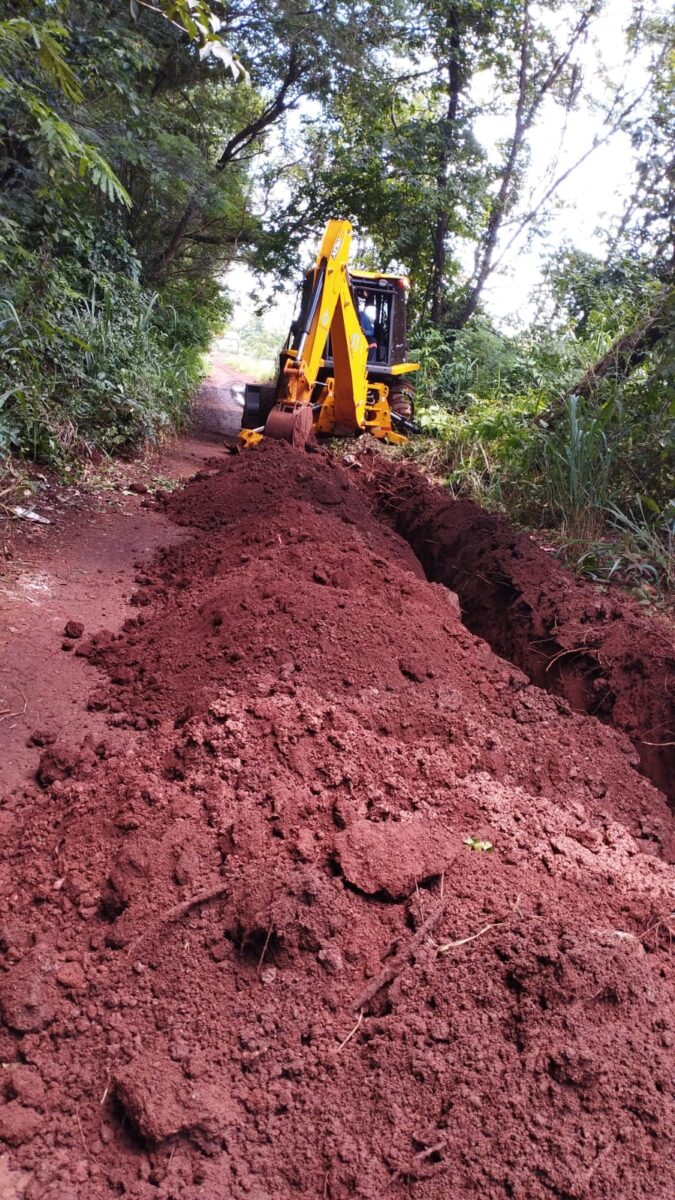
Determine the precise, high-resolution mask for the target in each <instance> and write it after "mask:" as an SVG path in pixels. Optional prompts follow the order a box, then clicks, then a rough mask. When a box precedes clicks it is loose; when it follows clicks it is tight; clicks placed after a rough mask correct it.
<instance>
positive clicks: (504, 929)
mask: <svg viewBox="0 0 675 1200" xmlns="http://www.w3.org/2000/svg"><path fill="white" fill-rule="evenodd" d="M165 508H166V510H167V512H168V513H169V514H170V515H171V516H172V517H173V518H174V519H175V520H176V521H178V522H179V523H181V524H183V525H185V526H186V536H185V540H184V541H183V542H182V543H181V544H180V545H178V546H173V547H172V548H170V549H168V550H166V551H165V552H163V553H162V554H161V555H160V557H159V559H158V560H156V561H155V562H153V563H150V564H148V563H145V564H143V565H142V567H141V568H139V576H138V579H137V583H138V592H137V593H136V596H135V602H136V607H135V610H134V612H135V615H134V616H133V617H132V618H130V619H129V620H128V621H127V623H126V625H125V628H124V630H123V631H122V632H121V634H120V635H118V636H113V635H112V634H109V635H104V636H99V637H97V638H95V639H94V640H93V642H92V641H91V640H87V639H83V640H77V641H76V642H75V647H76V648H75V651H74V655H70V656H67V658H68V659H69V660H70V658H74V657H75V656H79V661H80V662H81V661H82V655H83V654H88V655H89V657H90V659H91V660H92V661H93V662H94V663H96V664H98V665H99V666H101V667H104V668H105V672H106V673H105V676H101V677H100V681H99V683H98V685H97V686H96V685H94V686H93V695H92V700H91V704H92V707H93V709H94V710H95V711H97V712H99V713H100V712H107V713H108V719H109V720H110V722H111V723H112V724H113V726H115V727H116V733H117V734H118V735H119V730H120V727H122V728H123V727H130V728H129V732H128V733H126V734H125V738H126V741H124V740H123V741H122V742H121V743H120V742H119V741H118V742H117V743H116V744H115V745H107V744H106V740H105V739H104V740H98V741H97V740H96V739H95V738H90V739H88V740H86V741H85V743H84V745H82V746H81V745H80V738H79V737H78V730H77V728H73V732H72V738H71V740H70V745H64V744H62V743H61V742H59V741H57V742H56V743H54V744H52V745H50V746H48V747H45V748H44V752H43V758H42V761H41V766H40V776H41V779H42V784H43V786H42V788H40V789H38V788H31V789H28V790H24V792H23V793H21V792H19V793H17V794H16V795H14V796H13V797H7V799H6V800H5V802H4V805H2V806H1V807H0V832H1V833H2V837H3V839H4V854H3V856H2V860H1V861H0V895H2V897H3V901H2V906H1V908H0V911H1V912H2V914H3V915H2V917H1V918H0V951H1V954H2V957H1V960H0V961H1V962H2V967H3V973H2V974H1V975H0V1014H1V1015H2V1022H0V1061H1V1062H2V1063H3V1066H2V1068H0V1070H1V1071H2V1074H1V1075H0V1098H1V1099H2V1100H3V1101H4V1102H3V1103H0V1138H2V1139H4V1140H5V1142H6V1143H7V1145H8V1147H9V1155H8V1157H7V1158H6V1159H4V1160H3V1159H1V1158H0V1195H2V1196H3V1200H4V1196H5V1195H7V1196H12V1197H13V1196H19V1197H25V1200H56V1198H57V1197H58V1200H110V1198H112V1197H114V1196H124V1197H128V1198H133V1200H148V1198H150V1197H157V1198H158V1200H170V1198H175V1200H179V1198H180V1200H193V1198H194V1200H196V1198H197V1197H200V1198H206V1200H216V1198H218V1200H220V1198H221V1197H222V1198H223V1200H224V1198H225V1197H228V1200H229V1198H232V1200H286V1197H288V1198H290V1197H296V1196H304V1197H308V1198H310V1197H311V1198H312V1200H316V1198H317V1197H319V1198H320V1197H330V1200H347V1197H360V1198H362V1200H379V1198H380V1197H383V1196H385V1195H386V1196H391V1197H393V1198H397V1197H398V1198H400V1200H403V1198H405V1200H408V1198H410V1200H412V1198H413V1197H414V1198H415V1200H418V1198H423V1200H440V1198H444V1200H463V1198H464V1197H469V1196H481V1197H485V1198H486V1200H492V1198H494V1200H502V1198H506V1197H515V1198H517V1200H525V1198H527V1200H544V1198H546V1200H549V1198H553V1197H556V1198H558V1200H561V1198H562V1200H572V1198H573V1200H596V1198H597V1200H600V1198H603V1200H604V1198H606V1197H610V1196H611V1197H615V1198H617V1200H638V1198H639V1200H643V1198H644V1197H645V1196H647V1195H648V1196H650V1197H652V1198H654V1200H665V1198H666V1196H669V1195H670V1184H669V1180H670V1178H671V1175H670V1163H669V1150H668V1147H669V1145H672V1141H670V1140H669V1139H672V1134H673V1112H672V1108H671V1107H669V1099H668V1082H667V1081H668V1073H669V1071H670V1069H671V1068H672V1066H673V1035H674V1032H675V1031H674V1030H673V1019H672V971H671V966H670V964H671V946H670V936H669V926H668V921H669V913H670V911H671V910H672V907H673V899H672V894H673V888H672V873H671V872H670V870H669V868H668V866H667V864H666V862H665V860H664V854H665V851H666V849H667V842H668V837H669V834H670V831H671V825H670V823H669V813H668V809H667V807H666V804H665V802H664V798H663V796H662V794H660V793H659V792H658V791H656V789H655V788H654V787H653V786H652V785H651V784H650V783H649V782H648V781H647V780H646V779H645V778H644V777H643V776H641V775H639V774H638V773H637V771H636V764H637V756H636V754H635V751H634V750H633V747H632V745H631V743H630V741H629V740H628V738H627V737H625V736H624V735H622V734H620V733H617V732H615V731H614V730H612V729H610V728H607V727H606V726H605V725H603V724H601V723H600V722H598V721H597V720H595V719H593V718H591V717H588V716H581V715H577V714H574V713H573V712H572V711H571V709H570V706H569V705H568V704H567V703H566V701H565V700H564V699H562V698H560V697H553V696H550V695H548V694H546V693H545V692H543V691H541V690H540V689H538V688H537V687H535V686H532V685H531V684H530V683H529V681H528V680H527V678H526V677H525V675H523V674H522V672H521V671H520V670H519V669H518V668H517V667H514V666H512V665H510V664H509V663H506V662H504V661H502V660H501V659H499V658H497V657H496V656H495V654H494V653H493V652H492V650H491V649H490V648H489V647H488V646H487V644H486V643H485V642H483V641H481V640H480V639H479V638H477V637H476V636H474V635H473V634H472V633H470V632H469V631H468V630H467V629H466V628H465V627H464V626H463V625H462V623H461V621H460V619H459V615H458V611H457V605H456V602H455V600H454V597H453V595H452V593H450V592H448V591H447V589H446V588H444V587H442V586H441V585H440V584H437V583H429V582H427V581H426V580H425V579H424V577H423V573H422V570H421V567H420V565H419V563H418V562H417V560H416V559H415V558H414V557H413V555H412V553H411V550H410V549H409V547H408V546H407V545H406V543H405V542H404V541H403V540H401V539H400V538H399V537H398V536H397V535H396V534H394V533H393V532H392V531H391V530H389V529H388V528H387V527H386V526H385V525H383V524H382V523H381V522H380V521H378V520H377V519H376V518H375V517H374V516H373V514H372V512H371V511H370V508H369V506H368V504H367V502H366V499H365V498H364V497H363V495H362V494H361V492H360V491H359V490H358V489H357V487H355V486H354V483H353V481H352V478H351V477H350V474H349V472H348V471H346V470H345V469H344V468H342V467H341V466H339V465H337V464H336V463H334V462H333V461H332V460H331V459H330V458H328V457H323V456H322V455H319V454H314V455H302V454H299V453H297V452H295V451H293V450H291V449H290V447H287V446H285V445H282V444H263V446H262V447H260V448H258V449H257V450H256V451H251V452H248V453H246V454H243V455H241V456H238V457H234V458H232V459H230V460H229V461H228V462H227V463H226V464H225V466H224V467H221V468H220V469H218V470H217V471H215V472H214V473H212V474H209V475H203V476H202V477H201V478H197V479H196V480H195V481H194V482H192V483H190V484H188V486H187V487H186V489H185V490H184V491H183V492H182V493H177V494H174V495H173V496H171V497H169V498H168V499H166V501H165ZM61 634H62V629H60V630H59V635H58V636H59V637H60V636H61ZM92 682H93V677H92ZM131 727H133V730H134V731H132V729H131ZM50 780H51V782H49V781H50ZM465 839H479V840H480V841H482V842H490V843H493V845H494V849H493V851H492V852H488V851H486V850H479V849H472V848H471V846H470V845H468V844H466V840H465ZM473 844H474V845H475V844H476V843H475V842H474V843H473ZM671 926H672V919H671ZM3 1188H4V1189H5V1190H4V1192H3Z"/></svg>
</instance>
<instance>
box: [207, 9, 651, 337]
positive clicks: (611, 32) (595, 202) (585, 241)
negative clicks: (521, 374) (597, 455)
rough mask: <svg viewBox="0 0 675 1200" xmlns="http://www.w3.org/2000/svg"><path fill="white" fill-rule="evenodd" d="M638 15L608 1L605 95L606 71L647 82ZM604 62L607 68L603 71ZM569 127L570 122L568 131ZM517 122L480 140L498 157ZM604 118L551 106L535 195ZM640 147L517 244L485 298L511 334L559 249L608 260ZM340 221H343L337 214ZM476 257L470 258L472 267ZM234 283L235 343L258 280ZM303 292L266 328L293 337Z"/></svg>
mask: <svg viewBox="0 0 675 1200" xmlns="http://www.w3.org/2000/svg"><path fill="white" fill-rule="evenodd" d="M647 2H648V4H649V10H650V12H652V13H654V14H655V13H657V12H658V11H663V9H664V8H665V4H664V3H663V2H662V0H647ZM631 10H632V0H606V4H605V9H604V11H603V13H602V14H601V16H600V17H599V19H598V21H597V23H596V25H595V27H594V32H593V35H592V38H591V39H589V41H588V42H587V44H586V45H585V46H584V48H583V51H582V54H583V67H584V73H585V76H586V79H587V81H591V82H592V85H593V86H592V90H593V91H594V92H596V85H595V83H594V80H595V79H597V94H600V93H601V92H602V88H603V84H602V81H601V72H602V71H603V70H606V71H607V73H608V75H609V78H610V79H612V80H620V81H622V82H624V83H625V85H626V87H627V88H628V89H629V90H630V91H631V92H634V93H635V94H637V93H639V92H640V91H641V90H642V88H643V87H644V86H645V83H646V82H647V65H646V60H645V58H643V57H640V56H637V57H632V58H631V59H627V57H626V44H625V37H624V29H625V26H626V24H627V21H628V19H629V17H630V14H631ZM601 64H602V66H601ZM489 90H490V80H489V77H488V75H487V73H485V75H484V76H483V77H480V76H479V77H478V79H477V81H476V96H477V98H478V99H480V98H481V91H482V92H483V96H488V95H489ZM563 122H566V124H565V128H564V130H563ZM511 125H512V117H507V118H506V119H504V118H500V117H499V116H493V115H489V116H485V117H483V118H481V119H480V120H479V122H478V123H477V125H476V133H477V135H478V137H479V140H480V141H481V142H482V143H483V145H484V146H485V147H486V148H487V149H488V151H489V152H492V153H496V152H497V145H498V142H499V140H500V139H501V138H503V137H505V136H508V134H509V132H510V129H511ZM602 131H603V129H602V117H601V115H600V114H599V113H595V112H592V111H588V110H581V111H578V112H575V113H572V114H567V115H565V114H563V113H562V112H561V111H560V110H559V109H558V108H557V107H556V106H555V105H554V104H553V103H550V104H548V105H547V106H546V107H545V108H544V109H543V110H542V113H541V116H540V119H539V121H538V123H537V125H536V127H535V128H534V129H533V131H532V133H531V136H530V139H529V141H530V148H531V158H530V161H531V164H532V166H531V168H530V170H529V172H528V185H529V186H530V187H531V188H532V189H533V193H534V196H535V197H536V196H537V194H541V188H542V186H545V181H542V178H541V171H542V165H547V164H550V162H551V157H552V156H551V150H552V148H553V147H558V146H559V144H560V142H561V137H562V136H563V133H564V138H563V143H562V145H563V149H562V153H561V155H560V158H559V168H558V169H559V171H562V170H564V169H565V168H566V167H567V166H568V165H569V164H570V163H572V162H574V161H576V159H577V158H579V157H580V156H581V155H582V154H583V152H584V151H585V150H586V149H587V148H588V147H589V146H590V145H591V144H592V142H593V138H594V137H595V136H597V135H601V134H602ZM631 164H632V148H631V145H630V141H629V139H628V137H627V135H625V134H616V135H615V136H614V137H613V138H612V139H611V141H609V142H608V143H607V144H606V145H604V146H601V147H599V148H598V149H596V150H595V151H594V152H593V154H592V155H591V156H590V157H589V158H588V159H587V161H586V162H585V163H583V164H582V165H581V166H580V167H578V168H577V169H576V170H575V171H574V172H573V174H572V175H571V176H570V178H569V179H568V180H567V181H566V182H565V183H564V184H563V185H562V186H561V188H560V189H559V191H558V192H557V193H556V200H555V204H554V206H553V208H552V210H551V215H550V218H549V221H548V222H547V230H546V236H545V239H537V240H535V241H534V243H533V244H532V245H530V246H528V245H527V244H526V239H525V238H523V239H521V240H520V242H519V243H518V244H517V245H516V246H514V248H513V250H512V251H511V252H510V253H509V255H508V257H507V259H506V260H505V263H504V268H503V269H502V270H500V271H499V273H497V274H495V275H494V276H493V277H492V278H491V279H490V281H489V283H488V285H487V287H486V289H485V292H484V296H483V302H484V305H485V307H486V308H487V310H488V312H489V313H490V314H491V315H492V316H493V317H494V318H495V320H496V321H497V323H498V324H499V325H501V326H502V327H503V328H504V329H506V330H508V329H517V328H519V327H521V326H522V325H524V324H526V323H527V321H528V320H529V319H530V318H531V317H532V315H533V313H534V302H533V298H532V293H533V289H534V288H535V287H536V285H537V283H538V282H539V281H540V279H541V274H542V267H543V263H544V260H545V258H546V256H547V255H548V254H549V253H550V252H551V250H553V249H555V248H556V247H558V246H561V245H563V244H564V243H566V242H572V243H573V244H574V245H575V246H576V247H577V248H579V249H581V250H585V251H589V252H590V253H596V254H599V255H601V254H602V252H603V248H604V246H603V240H602V236H601V234H600V232H599V231H601V230H603V229H607V228H609V227H611V225H612V224H613V223H614V222H615V221H616V220H617V219H618V218H619V217H620V215H621V212H622V210H623V206H624V204H625V200H626V198H627V195H628V194H629V191H630V185H631V181H632V172H631ZM335 216H336V217H337V216H340V214H339V213H336V214H335ZM312 254H313V248H312V247H308V258H307V262H304V263H299V264H298V278H299V279H300V277H301V274H302V271H303V270H305V269H306V268H307V267H308V266H310V265H311V258H312ZM470 263H471V258H470V254H469V253H468V252H467V257H466V264H465V265H466V268H467V270H468V269H469V268H470ZM225 282H226V285H227V287H228V289H229V290H230V292H231V294H232V295H233V296H234V297H235V299H236V304H235V312H236V316H235V318H234V321H233V325H232V332H231V338H234V339H235V340H236V337H237V331H238V330H240V329H242V328H244V327H245V325H246V324H247V323H248V321H250V318H251V316H252V314H253V310H254V307H255V305H254V302H253V301H252V299H251V291H252V289H253V288H254V284H255V281H254V279H253V276H252V274H251V272H250V271H249V270H248V268H246V267H245V266H243V265H242V264H237V265H235V266H234V267H233V268H231V270H230V272H229V273H228V276H227V278H226V281H225ZM294 299H295V294H294V293H293V295H288V296H282V297H280V298H278V299H276V300H275V301H274V302H273V303H272V304H271V305H270V307H269V308H268V310H267V312H266V313H265V316H264V322H265V325H266V327H267V328H268V329H270V330H275V331H276V330H279V332H280V333H281V332H282V331H285V329H286V328H287V327H288V324H289V323H290V320H291V317H292V310H293V303H294Z"/></svg>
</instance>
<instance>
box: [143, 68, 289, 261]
mask: <svg viewBox="0 0 675 1200" xmlns="http://www.w3.org/2000/svg"><path fill="white" fill-rule="evenodd" d="M299 76H300V63H299V60H298V54H297V50H296V48H295V46H291V48H290V52H289V56H288V67H287V69H286V74H285V76H284V78H283V81H282V83H281V87H280V88H279V91H278V92H277V94H276V96H275V97H274V99H273V100H271V101H270V103H269V104H268V106H267V108H265V109H263V111H262V112H261V113H260V116H258V117H256V118H255V120H253V121H250V122H249V123H248V125H245V126H244V128H243V129H240V130H239V131H238V132H237V133H235V134H234V136H233V137H231V138H230V140H229V141H228V142H227V144H226V145H225V146H224V148H223V150H222V151H221V153H220V155H219V157H218V160H217V162H216V163H215V165H214V167H213V172H214V174H215V173H216V172H220V171H224V170H225V169H226V168H227V167H228V166H229V165H230V163H232V162H236V160H237V159H238V158H239V156H240V155H241V154H242V153H243V151H244V150H246V149H247V148H248V147H249V146H250V145H251V143H252V142H254V141H255V139H256V138H258V137H260V135H261V133H264V131H265V130H266V129H268V128H269V127H270V125H273V124H274V123H275V122H276V121H278V119H279V117H281V116H282V115H283V113H285V112H286V109H287V108H289V107H290V104H291V101H290V100H289V97H288V93H289V91H290V89H291V88H292V87H293V85H294V84H295V83H296V82H297V80H298V78H299ZM198 211H199V198H198V196H197V195H192V196H191V197H190V199H189V200H188V202H187V204H186V206H185V209H184V210H183V213H182V215H181V217H180V219H179V221H178V222H177V224H176V226H175V227H174V229H173V231H172V233H171V235H170V236H169V239H168V241H167V243H166V245H165V247H164V249H163V250H162V251H161V253H160V254H158V255H157V257H156V258H155V260H154V262H153V263H152V266H151V267H150V270H149V271H148V275H147V278H148V281H149V282H150V283H157V282H158V281H159V280H160V279H161V278H162V276H163V275H164V273H165V271H166V270H167V269H168V267H170V266H171V263H172V262H173V261H174V259H175V258H176V257H177V255H178V254H179V253H180V250H181V248H182V246H183V244H184V242H185V239H186V235H187V234H188V231H189V230H190V226H191V224H192V220H193V218H194V217H195V216H196V214H197V213H198Z"/></svg>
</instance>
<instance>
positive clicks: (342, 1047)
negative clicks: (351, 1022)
mask: <svg viewBox="0 0 675 1200" xmlns="http://www.w3.org/2000/svg"><path fill="white" fill-rule="evenodd" d="M362 1020H363V1009H361V1012H360V1013H359V1019H358V1021H357V1022H356V1025H355V1026H354V1028H353V1029H351V1030H350V1031H349V1033H348V1034H347V1036H346V1038H345V1039H344V1041H342V1042H340V1045H339V1046H338V1048H337V1050H336V1051H335V1053H336V1054H339V1053H340V1051H341V1050H343V1049H344V1047H345V1046H346V1045H347V1042H349V1041H351V1039H352V1038H353V1036H354V1034H355V1033H356V1031H357V1030H358V1028H359V1026H360V1024H361V1022H362Z"/></svg>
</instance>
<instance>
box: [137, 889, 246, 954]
mask: <svg viewBox="0 0 675 1200" xmlns="http://www.w3.org/2000/svg"><path fill="white" fill-rule="evenodd" d="M228 891H229V886H228V885H227V884H225V883H221V884H219V885H218V887H215V888H211V889H210V891H208V892H198V893H197V895H196V896H192V897H191V898H190V899H189V900H183V902H182V903H181V904H174V906H173V908H168V909H167V910H166V912H164V913H161V914H160V916H159V917H157V919H156V920H154V921H153V922H152V923H151V924H150V925H148V927H147V929H144V930H143V933H141V934H139V936H138V937H137V938H135V939H134V941H133V942H130V943H129V946H128V950H129V951H132V950H135V949H136V948H137V946H139V945H140V944H141V942H143V941H145V939H146V937H148V936H149V935H150V934H151V933H153V932H154V931H155V930H156V929H158V928H159V926H160V925H169V924H170V923H171V922H172V921H179V920H180V918H181V917H184V916H185V915H186V913H189V912H190V911H191V910H192V909H193V908H197V907H198V905H200V904H209V903H210V902H211V900H219V899H220V897H221V896H225V895H227V893H228Z"/></svg>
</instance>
